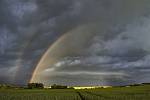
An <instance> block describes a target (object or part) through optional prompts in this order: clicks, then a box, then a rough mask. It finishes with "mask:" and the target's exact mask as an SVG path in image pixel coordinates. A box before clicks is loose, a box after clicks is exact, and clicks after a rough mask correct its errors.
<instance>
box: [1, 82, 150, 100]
mask: <svg viewBox="0 0 150 100" xmlns="http://www.w3.org/2000/svg"><path fill="white" fill-rule="evenodd" d="M0 100H150V85H145V86H134V87H113V88H106V89H103V88H101V89H84V90H74V89H1V90H0Z"/></svg>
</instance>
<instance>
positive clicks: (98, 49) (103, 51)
mask: <svg viewBox="0 0 150 100" xmlns="http://www.w3.org/2000/svg"><path fill="white" fill-rule="evenodd" d="M149 3H150V2H149V1H147V0H143V1H141V0H133V1H130V0H113V1H112V0H92V1H90V0H32V1H31V0H30V1H26V0H0V15H1V17H0V71H4V72H6V73H8V72H9V71H7V69H8V70H9V69H10V70H11V69H12V68H14V67H16V66H17V67H18V68H19V71H18V72H17V70H13V71H14V72H13V73H15V72H17V74H18V75H16V80H15V81H14V83H26V81H28V79H29V78H30V76H31V74H32V71H33V70H34V67H35V66H36V64H37V62H38V61H39V59H40V58H41V56H42V55H43V53H44V52H45V51H46V50H47V48H48V47H49V46H50V45H51V44H52V43H53V42H54V41H55V40H57V39H58V38H59V37H60V36H61V35H63V34H64V33H67V32H69V31H71V30H72V29H74V28H76V27H77V26H80V25H84V24H89V23H102V25H99V24H98V25H99V26H98V27H103V26H107V27H109V28H108V29H107V30H105V29H104V30H105V31H104V32H103V33H98V32H99V31H98V32H97V33H96V36H94V35H93V37H91V40H90V41H89V46H88V47H87V48H85V49H86V50H87V51H86V50H85V52H84V53H86V55H88V56H87V57H80V56H79V57H78V58H68V59H67V60H64V59H62V61H60V62H61V64H62V65H61V66H63V67H56V66H53V67H56V68H55V69H56V71H57V70H59V71H61V70H65V71H67V70H73V69H75V68H76V70H81V71H82V70H84V69H86V70H87V71H89V70H92V69H91V67H94V66H96V67H95V68H93V71H95V70H96V69H97V70H100V69H102V68H103V70H110V69H111V70H112V69H113V70H117V69H121V68H122V67H123V68H128V67H130V66H131V67H133V69H134V67H141V66H146V67H148V64H149V63H148V62H147V61H148V59H149V58H147V55H149V50H150V48H149V47H150V44H149V29H150V28H149V26H150V25H149ZM127 7H128V9H127ZM143 17H144V18H143ZM139 19H142V20H139ZM96 29H97V28H96ZM89 30H90V28H89ZM97 30H100V28H98V29H97ZM93 34H95V33H93ZM81 54H82V52H81ZM68 56H69V55H68ZM63 61H64V63H62V62H63ZM16 62H17V63H16ZM60 62H59V61H58V65H59V63H60ZM139 63H140V64H139ZM50 66H51V65H50ZM70 66H77V67H73V68H71V67H70ZM66 67H67V68H68V69H66ZM113 67H114V68H113ZM137 70H138V69H137ZM137 70H136V71H137ZM142 70H144V69H142ZM23 72H26V73H23ZM125 72H126V73H128V70H125ZM135 75H136V73H135ZM146 76H148V75H146ZM146 76H145V77H146ZM64 77H65V76H64ZM89 77H90V76H89ZM133 77H134V76H133ZM74 78H76V77H74ZM0 79H1V82H5V80H6V81H7V80H8V79H9V80H11V78H10V76H9V75H5V74H3V75H0ZM22 79H23V80H24V81H23V80H22ZM58 79H59V78H58ZM60 79H61V78H60ZM68 79H70V78H69V77H68ZM56 80H57V78H56ZM70 80H71V79H70ZM77 80H79V79H77ZM103 80H104V79H103ZM109 80H110V79H109V78H107V81H109ZM118 80H119V79H118ZM120 80H121V79H120ZM143 80H144V79H143ZM145 80H147V78H146V79H145ZM72 81H73V80H72ZM84 81H86V80H84ZM95 81H96V80H95ZM81 83H84V82H81ZM87 83H88V82H87ZM97 83H98V82H97ZM108 83H109V82H108ZM110 83H111V82H110ZM112 83H113V82H112ZM114 83H115V82H114ZM70 84H71V81H70ZM89 84H90V83H89Z"/></svg>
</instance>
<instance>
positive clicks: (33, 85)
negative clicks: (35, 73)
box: [28, 83, 44, 89]
mask: <svg viewBox="0 0 150 100" xmlns="http://www.w3.org/2000/svg"><path fill="white" fill-rule="evenodd" d="M28 88H29V89H43V88H44V85H43V84H42V83H28Z"/></svg>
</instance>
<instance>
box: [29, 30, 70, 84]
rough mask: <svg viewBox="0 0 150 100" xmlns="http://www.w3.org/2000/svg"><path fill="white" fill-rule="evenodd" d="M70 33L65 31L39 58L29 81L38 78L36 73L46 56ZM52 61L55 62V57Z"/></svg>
mask: <svg viewBox="0 0 150 100" xmlns="http://www.w3.org/2000/svg"><path fill="white" fill-rule="evenodd" d="M67 35H68V34H67V33H65V34H63V35H62V36H61V37H60V38H58V39H57V40H56V41H55V42H54V43H53V44H52V45H50V46H49V48H48V49H47V50H46V52H45V53H44V54H43V56H42V57H41V59H40V60H39V62H38V64H37V65H36V67H35V69H34V71H33V73H32V76H31V79H30V81H29V82H34V80H35V78H36V74H37V73H38V71H39V70H40V69H41V68H42V67H43V66H42V65H43V61H44V60H45V58H46V57H47V56H48V54H50V53H51V51H52V50H54V49H55V46H56V45H57V44H59V42H60V41H62V40H63V39H64V38H65V37H66V36H67ZM51 62H53V59H51Z"/></svg>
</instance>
